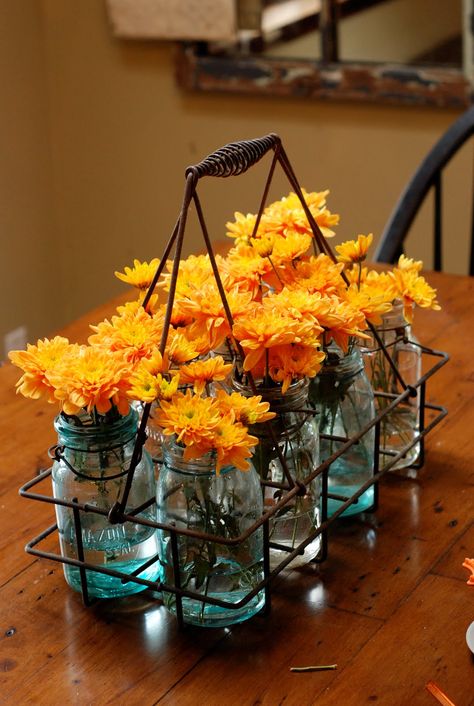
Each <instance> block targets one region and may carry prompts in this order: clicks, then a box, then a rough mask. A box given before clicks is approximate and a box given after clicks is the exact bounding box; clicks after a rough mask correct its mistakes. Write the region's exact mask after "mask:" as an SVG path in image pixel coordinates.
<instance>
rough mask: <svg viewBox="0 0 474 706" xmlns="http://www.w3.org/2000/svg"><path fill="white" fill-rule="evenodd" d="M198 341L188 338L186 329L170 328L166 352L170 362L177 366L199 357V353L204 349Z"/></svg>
mask: <svg viewBox="0 0 474 706" xmlns="http://www.w3.org/2000/svg"><path fill="white" fill-rule="evenodd" d="M196 343H197V342H195V341H193V340H192V339H191V340H189V339H188V337H187V335H186V329H181V330H179V331H173V330H171V329H170V331H169V334H168V341H167V344H166V353H167V356H168V360H169V362H170V363H172V364H173V365H175V366H179V365H182V364H183V363H188V362H189V361H190V360H193V359H194V358H197V357H198V355H200V354H201V353H202V350H201V347H199V346H198V345H196Z"/></svg>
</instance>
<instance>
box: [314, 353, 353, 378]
mask: <svg viewBox="0 0 474 706" xmlns="http://www.w3.org/2000/svg"><path fill="white" fill-rule="evenodd" d="M363 369H364V362H363V359H362V355H361V352H360V350H359V349H358V348H357V347H356V346H354V347H353V348H352V349H351V350H349V351H348V352H347V353H344V351H342V349H341V348H339V346H336V345H335V344H330V345H329V346H328V347H327V349H326V358H325V359H324V361H323V364H322V366H321V370H320V371H319V373H318V376H324V375H332V376H335V377H337V378H338V379H344V378H350V377H355V376H356V375H358V374H359V373H360V372H361V371H362V370H363ZM318 376H317V377H318Z"/></svg>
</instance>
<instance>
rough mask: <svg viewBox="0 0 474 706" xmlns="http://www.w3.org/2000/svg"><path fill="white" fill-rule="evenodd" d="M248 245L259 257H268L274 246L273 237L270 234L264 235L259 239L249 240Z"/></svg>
mask: <svg viewBox="0 0 474 706" xmlns="http://www.w3.org/2000/svg"><path fill="white" fill-rule="evenodd" d="M250 245H251V246H252V247H253V249H254V250H255V251H256V252H257V254H258V255H260V257H270V255H271V254H272V252H273V247H274V245H275V236H274V235H272V234H271V233H266V234H265V235H262V236H261V237H260V238H252V239H251V240H250Z"/></svg>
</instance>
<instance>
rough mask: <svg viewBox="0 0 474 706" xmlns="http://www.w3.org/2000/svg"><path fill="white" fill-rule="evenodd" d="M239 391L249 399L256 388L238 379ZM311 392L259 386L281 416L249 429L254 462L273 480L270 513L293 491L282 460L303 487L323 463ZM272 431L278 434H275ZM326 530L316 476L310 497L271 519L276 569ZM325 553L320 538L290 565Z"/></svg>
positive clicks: (268, 492)
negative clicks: (287, 488)
mask: <svg viewBox="0 0 474 706" xmlns="http://www.w3.org/2000/svg"><path fill="white" fill-rule="evenodd" d="M233 387H234V389H235V390H237V392H240V393H241V394H242V395H244V396H246V397H250V396H252V395H253V392H252V390H251V388H250V387H248V386H247V385H243V384H241V383H240V382H238V381H237V380H235V379H234V380H233ZM308 392H309V382H308V380H307V379H302V380H298V381H296V382H294V383H292V384H291V385H290V386H289V388H288V390H287V391H286V392H285V393H283V392H282V388H281V386H280V385H275V386H274V387H265V386H264V385H262V384H259V385H257V393H258V394H259V395H261V397H262V401H264V402H268V403H269V405H270V411H271V412H275V415H276V416H275V418H274V419H272V420H271V421H269V422H267V423H266V424H254V425H251V426H250V427H249V431H250V433H251V434H253V435H254V436H256V437H257V438H258V440H259V443H258V445H257V446H256V448H255V451H254V454H253V457H252V461H253V464H254V466H255V468H256V469H257V472H258V474H259V476H260V478H261V479H262V480H263V481H267V483H266V484H265V486H264V503H265V509H266V510H267V509H270V508H272V507H273V506H274V505H276V504H277V503H279V502H280V501H281V500H282V498H283V497H284V495H285V490H284V489H283V486H288V480H287V478H286V475H285V471H284V468H283V464H282V462H281V458H282V457H283V458H284V460H285V464H286V467H287V469H288V472H289V474H290V476H291V478H292V480H293V481H300V482H303V481H304V480H305V479H306V478H307V477H308V476H309V475H310V474H312V473H313V471H315V470H316V469H317V467H318V465H319V463H320V454H319V433H318V424H317V421H316V419H315V416H314V414H311V413H309V410H308V406H309V405H308ZM270 427H271V430H272V431H273V434H272V433H270ZM274 440H276V441H277V444H278V447H277V445H276V444H275V441H274ZM320 525H321V476H320V475H316V477H315V478H313V480H312V481H310V482H308V483H307V484H306V485H305V493H304V495H295V496H294V497H293V498H292V499H291V500H289V501H288V502H286V503H285V504H284V505H283V506H282V507H280V508H279V509H278V510H277V511H276V513H275V514H274V515H273V517H272V518H271V519H270V522H269V529H270V542H271V545H270V567H271V568H272V569H274V568H275V567H277V566H278V565H279V564H280V562H281V561H282V560H283V559H284V558H285V557H286V556H287V553H288V552H291V551H293V550H295V549H296V548H297V547H298V546H299V545H300V544H301V543H302V542H304V541H306V540H307V539H308V537H309V536H310V535H312V534H313V533H314V532H315V530H317V529H319V527H320ZM272 545H275V546H272ZM276 545H278V548H277V546H276ZM320 550H321V535H320V534H316V536H315V537H314V538H313V539H312V541H311V542H309V543H308V544H307V545H306V547H305V548H304V550H302V551H301V553H300V554H297V555H296V557H295V558H294V559H293V560H292V561H291V562H290V564H289V565H288V566H289V568H291V569H293V568H296V567H297V566H303V565H304V564H307V563H308V562H309V561H311V560H313V559H315V558H316V557H317V556H318V554H319V552H320Z"/></svg>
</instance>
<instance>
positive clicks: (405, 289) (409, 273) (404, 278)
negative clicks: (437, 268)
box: [389, 268, 441, 323]
mask: <svg viewBox="0 0 474 706" xmlns="http://www.w3.org/2000/svg"><path fill="white" fill-rule="evenodd" d="M389 274H390V276H391V277H392V279H393V283H394V285H395V288H396V291H397V296H398V297H400V299H402V300H403V315H404V317H405V319H406V320H407V321H408V323H411V322H412V320H413V304H417V305H418V306H420V307H422V308H423V309H434V310H436V311H439V310H440V309H441V307H440V306H439V304H438V302H437V301H436V289H433V287H430V285H429V284H428V282H427V281H426V280H425V278H424V277H422V276H421V275H418V274H417V273H416V272H415V271H413V270H404V269H402V270H400V269H397V268H395V269H394V270H393V271H392V272H390V273H389Z"/></svg>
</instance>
